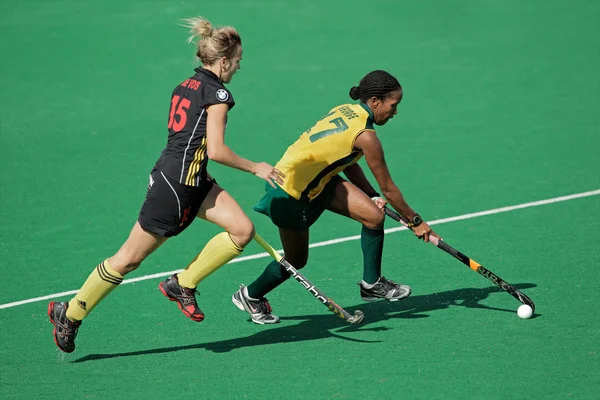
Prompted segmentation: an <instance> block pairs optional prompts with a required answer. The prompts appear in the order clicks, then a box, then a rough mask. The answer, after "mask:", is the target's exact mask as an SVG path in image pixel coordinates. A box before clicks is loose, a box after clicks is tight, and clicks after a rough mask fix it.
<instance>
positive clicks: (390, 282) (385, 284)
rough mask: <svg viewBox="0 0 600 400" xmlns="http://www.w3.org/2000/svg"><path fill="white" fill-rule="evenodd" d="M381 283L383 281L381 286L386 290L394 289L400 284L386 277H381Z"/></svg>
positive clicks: (398, 287)
mask: <svg viewBox="0 0 600 400" xmlns="http://www.w3.org/2000/svg"><path fill="white" fill-rule="evenodd" d="M381 280H382V283H383V287H384V288H385V289H386V290H394V289H400V285H398V284H397V283H396V282H394V281H393V280H391V279H386V278H385V277H383V276H382V277H381Z"/></svg>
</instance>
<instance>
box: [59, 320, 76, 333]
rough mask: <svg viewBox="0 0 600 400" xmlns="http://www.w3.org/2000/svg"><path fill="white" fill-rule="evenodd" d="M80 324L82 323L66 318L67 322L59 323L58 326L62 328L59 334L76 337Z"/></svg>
mask: <svg viewBox="0 0 600 400" xmlns="http://www.w3.org/2000/svg"><path fill="white" fill-rule="evenodd" d="M79 325H81V323H79V324H77V323H75V322H71V321H69V320H68V319H66V318H65V323H61V322H59V323H58V326H59V327H60V328H61V329H60V330H59V334H60V335H62V336H63V337H70V336H72V337H76V336H77V331H78V330H79Z"/></svg>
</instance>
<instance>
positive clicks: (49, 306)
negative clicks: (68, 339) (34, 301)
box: [48, 301, 75, 353]
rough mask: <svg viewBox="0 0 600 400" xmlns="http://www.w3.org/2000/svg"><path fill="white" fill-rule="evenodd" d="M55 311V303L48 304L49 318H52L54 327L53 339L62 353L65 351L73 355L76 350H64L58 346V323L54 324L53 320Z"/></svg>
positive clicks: (51, 321)
mask: <svg viewBox="0 0 600 400" xmlns="http://www.w3.org/2000/svg"><path fill="white" fill-rule="evenodd" d="M53 311H54V302H53V301H51V302H50V304H48V318H50V323H51V324H52V326H54V330H53V331H52V337H53V338H54V344H56V347H58V349H59V350H60V351H63V352H65V353H72V352H74V351H75V349H73V350H66V349H63V348H62V347H60V345H59V344H58V340H56V323H55V322H54V318H52V312H53Z"/></svg>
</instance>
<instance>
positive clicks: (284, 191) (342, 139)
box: [232, 70, 437, 324]
mask: <svg viewBox="0 0 600 400" xmlns="http://www.w3.org/2000/svg"><path fill="white" fill-rule="evenodd" d="M350 97H351V98H352V99H353V100H360V102H359V103H358V104H343V105H340V106H337V107H334V108H333V109H332V110H331V111H330V112H329V113H328V114H327V115H325V117H323V118H322V119H321V120H320V121H318V122H317V123H316V124H315V125H314V126H313V127H311V128H310V129H308V130H307V131H306V132H304V133H303V134H302V135H301V136H300V138H298V140H297V141H296V142H295V143H294V144H292V145H291V146H290V147H288V149H287V151H286V152H285V154H284V155H283V156H282V157H281V159H280V160H279V162H278V163H277V165H276V166H275V168H277V169H278V170H279V171H281V173H282V174H283V175H284V176H285V179H284V180H283V184H279V185H278V186H276V187H274V188H273V187H271V186H267V192H266V194H265V195H264V196H263V198H262V199H261V200H260V201H259V203H258V204H256V205H255V206H254V209H255V210H256V211H258V212H260V213H262V214H265V215H267V216H268V217H269V218H271V220H272V221H273V223H274V224H275V225H276V226H277V227H278V228H279V236H280V238H281V242H282V245H283V250H284V252H285V258H286V260H287V261H289V262H290V263H291V264H292V265H293V266H295V267H296V268H302V267H304V266H305V265H306V262H307V260H308V237H309V228H310V226H311V225H312V224H313V223H314V222H315V221H316V220H317V219H318V218H319V217H320V215H321V214H322V213H323V211H325V210H329V211H332V212H334V213H337V214H340V215H343V216H345V217H348V218H352V219H354V220H356V221H357V222H360V223H361V224H362V232H361V249H362V251H363V261H364V269H363V279H362V280H361V281H360V282H359V286H360V295H361V297H362V299H363V300H365V301H374V300H377V299H385V300H388V301H397V300H400V299H403V298H406V297H408V296H409V295H410V293H411V288H410V287H409V286H407V285H402V284H398V283H396V282H394V281H393V280H390V279H386V278H385V277H383V276H382V274H381V256H382V253H383V239H384V231H383V223H384V218H385V214H384V212H383V207H385V205H386V204H390V205H391V206H392V207H393V208H394V209H396V211H398V212H399V213H400V214H402V215H404V216H405V217H406V218H407V219H408V220H409V221H410V227H411V229H412V230H413V232H414V233H415V235H416V236H417V237H418V238H421V239H423V240H424V241H426V242H427V241H429V236H430V235H435V236H436V237H437V235H436V234H435V232H433V231H432V230H431V228H430V227H429V226H428V225H427V223H425V222H424V221H423V220H422V219H421V217H420V216H419V214H417V213H416V212H415V211H414V210H413V209H412V208H411V207H410V206H409V205H408V204H407V203H406V201H405V199H404V196H403V195H402V193H401V192H400V190H399V189H398V186H396V184H395V183H394V181H393V180H392V177H391V175H390V172H389V170H388V167H387V164H386V162H385V157H384V153H383V147H382V145H381V142H380V141H379V138H378V137H377V134H376V132H375V129H374V125H384V124H385V123H387V122H388V121H389V120H390V119H391V118H393V117H394V115H396V114H397V110H396V108H397V107H398V104H399V103H400V101H401V100H402V87H401V86H400V83H399V82H398V80H397V79H396V78H394V77H393V76H392V75H390V74H389V73H387V72H385V71H381V70H377V71H372V72H370V73H368V74H367V75H366V76H365V77H364V78H363V79H361V81H360V83H359V85H358V86H354V87H352V88H351V89H350ZM363 156H364V157H365V160H366V162H367V165H368V167H369V169H370V170H371V172H372V173H373V176H374V177H375V179H376V180H377V184H378V186H379V188H380V190H381V193H382V195H383V197H382V196H380V195H379V194H378V193H377V191H376V190H375V189H374V188H373V186H371V184H370V183H369V181H368V180H367V178H366V177H365V174H364V172H363V170H362V168H361V167H360V165H359V164H357V162H358V160H359V159H360V158H361V157H363ZM340 172H343V173H344V175H345V176H346V178H347V180H346V179H343V178H342V177H341V176H339V175H338V174H339V173H340ZM289 277H290V275H289V274H288V272H287V271H286V270H285V269H284V268H283V267H282V266H280V265H279V263H278V262H276V261H273V262H271V263H270V264H269V265H268V266H267V268H266V269H265V270H264V272H263V273H262V274H261V275H260V276H259V277H258V278H257V279H256V280H255V281H254V282H252V283H251V284H250V285H248V286H247V287H246V286H244V285H241V287H240V289H239V290H238V291H237V292H235V293H234V294H233V297H232V301H233V303H234V304H235V305H236V306H237V307H238V308H239V309H240V310H243V311H246V312H248V314H249V315H250V318H251V319H252V321H253V322H255V323H257V324H273V323H277V322H279V318H278V317H277V316H276V315H274V314H273V312H272V309H271V306H270V304H269V303H268V301H267V299H266V297H265V296H266V294H267V293H269V292H270V291H271V290H273V289H275V288H276V287H277V286H279V285H280V284H282V283H283V282H284V281H285V280H287V279H288V278H289Z"/></svg>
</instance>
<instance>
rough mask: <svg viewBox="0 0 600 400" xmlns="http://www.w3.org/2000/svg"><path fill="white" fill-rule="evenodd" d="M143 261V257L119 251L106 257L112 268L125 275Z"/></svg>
mask: <svg viewBox="0 0 600 400" xmlns="http://www.w3.org/2000/svg"><path fill="white" fill-rule="evenodd" d="M142 261H144V258H143V257H139V256H135V255H132V254H124V253H122V252H119V253H117V254H115V255H114V256H112V257H110V258H109V259H108V262H109V264H110V266H111V268H112V269H114V270H115V271H117V272H118V273H120V274H121V275H123V276H125V275H126V274H128V273H130V272H131V271H134V270H136V269H137V268H138V267H139V266H140V265H141V264H142Z"/></svg>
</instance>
